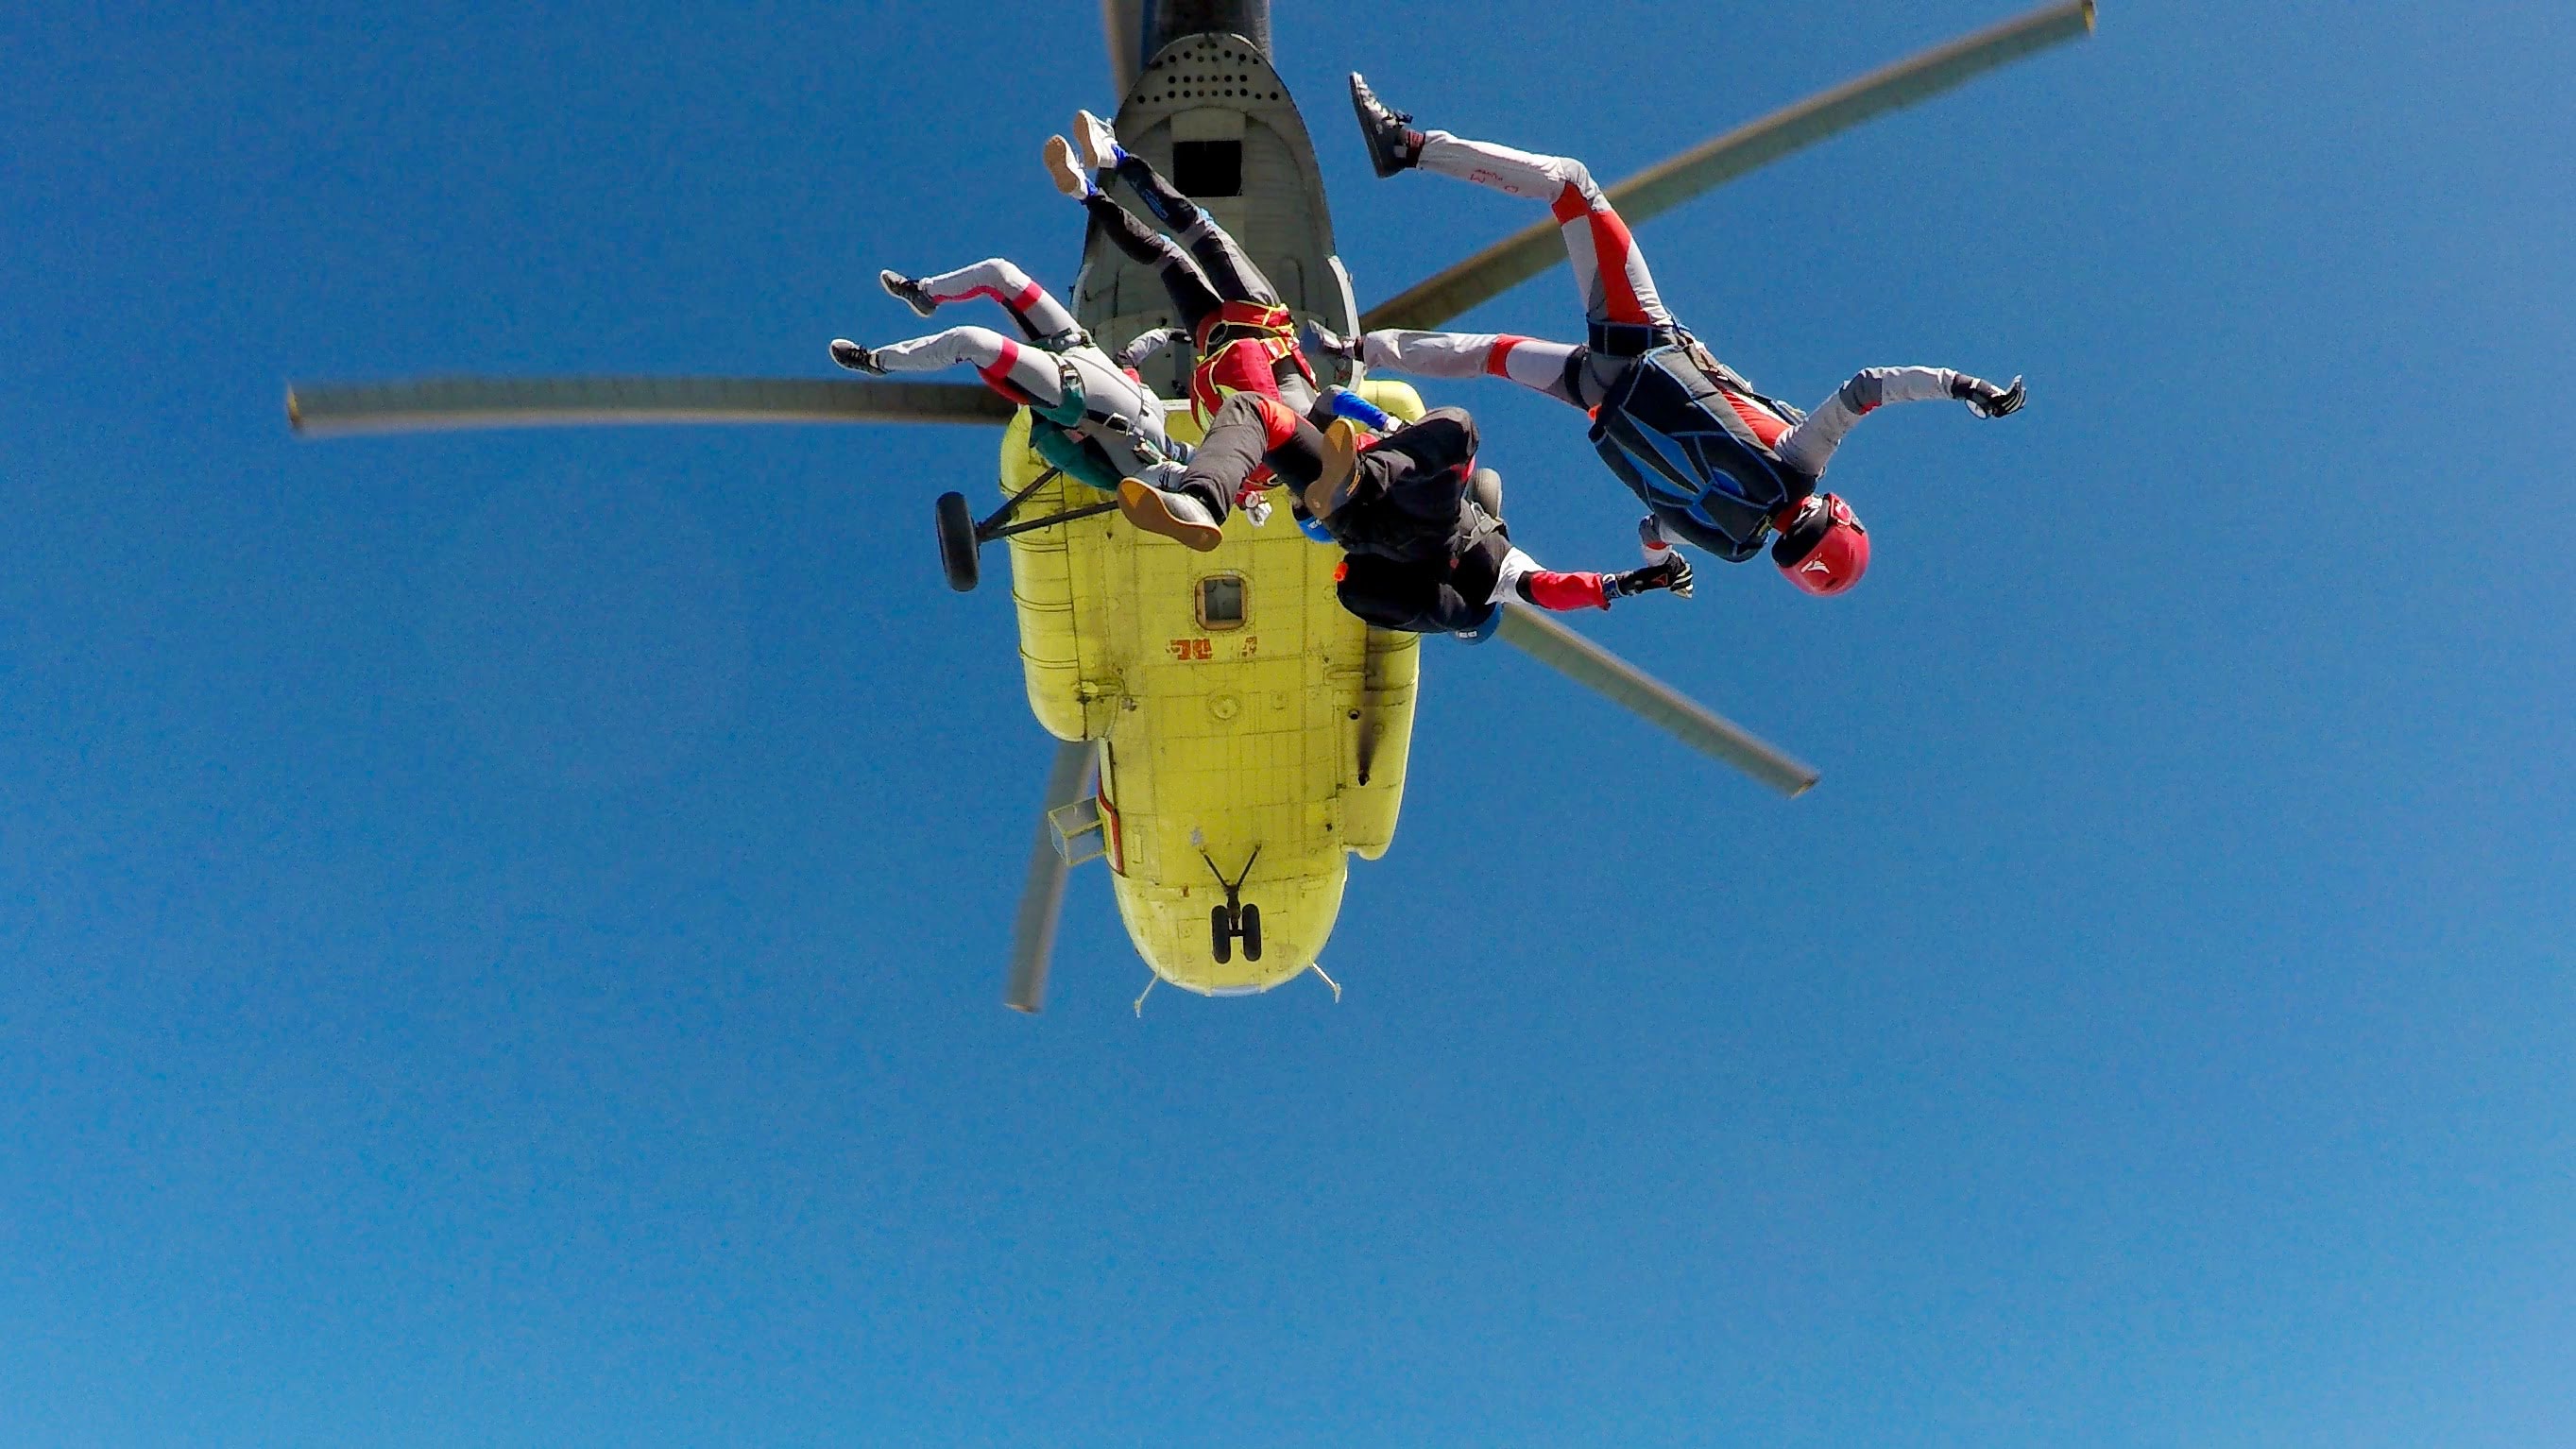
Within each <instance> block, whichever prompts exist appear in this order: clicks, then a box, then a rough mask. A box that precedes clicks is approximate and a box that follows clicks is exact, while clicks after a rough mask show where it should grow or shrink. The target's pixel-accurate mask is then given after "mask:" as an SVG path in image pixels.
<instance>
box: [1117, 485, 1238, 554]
mask: <svg viewBox="0 0 2576 1449" xmlns="http://www.w3.org/2000/svg"><path fill="white" fill-rule="evenodd" d="M1179 509H1186V510H1188V514H1196V515H1198V516H1197V517H1191V516H1188V514H1185V513H1182V512H1179V511H1176V510H1179ZM1118 511H1119V513H1121V514H1122V515H1124V516H1125V517H1126V519H1127V521H1128V522H1129V523H1131V524H1133V525H1135V527H1136V528H1137V529H1138V530H1139V531H1141V532H1144V533H1155V534H1160V535H1162V536H1163V537H1165V538H1168V539H1173V540H1176V541H1177V542H1179V544H1180V545H1181V546H1182V547H1183V548H1186V549H1191V550H1193V551H1195V552H1198V553H1214V552H1216V550H1217V546H1218V545H1220V544H1222V543H1224V542H1225V530H1224V529H1222V528H1219V527H1218V526H1217V525H1215V524H1214V523H1211V522H1209V521H1208V519H1207V517H1206V511H1207V505H1206V504H1204V503H1201V502H1199V501H1198V500H1197V499H1195V498H1190V497H1186V496H1184V497H1181V498H1177V499H1176V498H1174V497H1173V496H1172V495H1170V494H1168V493H1165V492H1163V491H1162V490H1160V489H1158V488H1155V487H1153V486H1152V485H1150V484H1148V483H1146V482H1144V481H1143V480H1142V479H1137V478H1121V479H1120V480H1118Z"/></svg>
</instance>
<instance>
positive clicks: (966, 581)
mask: <svg viewBox="0 0 2576 1449" xmlns="http://www.w3.org/2000/svg"><path fill="white" fill-rule="evenodd" d="M1063 472H1064V470H1063V469H1061V468H1049V469H1047V470H1046V471H1045V472H1043V473H1040V474H1039V475H1038V476H1037V477H1036V478H1034V479H1031V480H1030V482H1029V486H1027V487H1026V488H1023V489H1021V490H1020V491H1019V492H1017V493H1014V494H1012V495H1011V496H1010V498H1009V499H1008V500H1007V501H1006V502H1004V503H1003V504H1002V506H1001V507H999V508H997V509H994V510H993V514H992V516H991V517H989V518H986V519H983V520H981V521H978V520H977V519H976V517H975V514H974V510H972V509H970V508H968V507H967V506H966V495H965V494H963V493H942V494H940V495H939V502H938V504H937V509H938V518H939V568H940V572H942V573H944V574H946V575H947V576H948V587H950V588H952V589H955V590H956V591H957V592H959V593H961V594H963V593H968V592H970V591H972V590H973V589H974V587H975V585H976V584H977V582H979V581H980V580H981V578H982V569H981V567H980V565H979V564H978V562H977V559H976V551H977V550H978V549H980V548H982V547H983V546H984V545H985V544H988V543H991V542H992V541H993V540H995V539H997V538H1009V537H1010V536H1011V535H1013V534H1015V533H1027V532H1029V531H1030V530H1031V529H1038V528H1046V527H1049V526H1051V525H1054V524H1058V523H1071V522H1073V521H1074V520H1075V519H1077V518H1091V517H1095V516H1097V515H1099V514H1103V513H1109V512H1112V511H1114V510H1115V509H1116V508H1117V507H1118V504H1117V503H1116V501H1115V500H1112V501H1110V502H1106V503H1087V504H1084V505H1083V506H1082V507H1080V508H1068V509H1066V510H1064V511H1063V512H1061V513H1050V514H1048V515H1047V516H1046V517H1044V518H1024V519H1020V520H1018V521H1016V522H1012V521H1009V520H1010V518H1011V515H1012V514H1014V513H1016V512H1018V511H1019V507H1020V505H1021V504H1023V503H1026V502H1028V501H1029V495H1030V494H1032V493H1035V492H1037V491H1038V490H1039V489H1041V488H1043V487H1045V486H1046V485H1047V484H1048V483H1050V482H1052V481H1053V480H1055V479H1056V478H1059V477H1062V476H1063Z"/></svg>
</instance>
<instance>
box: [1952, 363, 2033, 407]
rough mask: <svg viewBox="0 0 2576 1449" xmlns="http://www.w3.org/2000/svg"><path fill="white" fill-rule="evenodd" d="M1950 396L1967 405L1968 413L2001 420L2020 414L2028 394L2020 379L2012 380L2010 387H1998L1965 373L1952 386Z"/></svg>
mask: <svg viewBox="0 0 2576 1449" xmlns="http://www.w3.org/2000/svg"><path fill="white" fill-rule="evenodd" d="M1950 396H1952V397H1954V398H1957V399H1959V400H1960V401H1962V402H1964V403H1966V404H1967V405H1968V411H1970V412H1972V413H1975V414H1976V415H1977V416H1978V417H1981V418H1999V417H2002V416H2003V415H2004V414H2006V413H2017V412H2020V411H2021V405H2022V400H2023V398H2024V397H2026V396H2027V393H2026V392H2025V391H2024V389H2023V388H2022V385H2021V379H2020V378H2018V377H2016V378H2014V379H2013V380H2012V386H2010V387H1997V386H1995V385H1994V384H1993V383H1991V382H1988V381H1986V380H1985V379H1984V378H1982V377H1970V376H1969V375H1968V374H1966V373H1964V372H1963V373H1960V374H1959V380H1958V381H1956V382H1953V383H1951V384H1950Z"/></svg>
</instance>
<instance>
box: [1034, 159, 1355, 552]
mask: <svg viewBox="0 0 2576 1449" xmlns="http://www.w3.org/2000/svg"><path fill="white" fill-rule="evenodd" d="M1073 134H1074V139H1073V140H1071V141H1068V140H1066V139H1065V138H1064V137H1062V136H1050V137H1048V138H1047V143H1046V149H1045V159H1046V168H1047V174H1048V175H1049V176H1050V177H1052V178H1054V180H1055V184H1056V189H1057V190H1059V191H1061V192H1063V193H1064V194H1065V195H1067V196H1069V197H1071V198H1073V199H1074V200H1076V201H1078V202H1080V203H1082V208H1083V210H1084V211H1086V212H1088V213H1089V214H1090V216H1091V218H1092V220H1093V221H1094V222H1095V223H1097V224H1098V225H1099V226H1100V228H1101V229H1102V231H1103V232H1105V233H1106V234H1107V235H1108V237H1109V240H1110V241H1111V243H1113V244H1114V245H1116V246H1117V248H1118V249H1119V250H1120V251H1122V252H1124V253H1126V254H1127V256H1128V257H1129V258H1130V259H1132V260H1134V261H1136V262H1139V263H1141V264H1143V265H1145V266H1149V267H1152V268H1154V270H1155V273H1156V275H1157V276H1159V277H1160V278H1161V280H1162V283H1163V290H1164V291H1165V292H1167V293H1168V294H1170V296H1171V300H1172V308H1173V310H1174V311H1175V312H1177V313H1178V314H1179V315H1180V319H1181V327H1182V330H1183V331H1184V332H1185V334H1186V335H1187V336H1188V337H1189V338H1190V340H1191V341H1192V342H1193V343H1194V344H1195V345H1196V346H1197V348H1198V361H1197V363H1196V365H1195V366H1193V367H1192V368H1191V370H1190V413H1191V415H1192V416H1193V417H1195V418H1196V419H1197V420H1198V423H1199V426H1200V427H1201V428H1202V429H1206V428H1210V427H1213V426H1214V425H1215V419H1216V414H1217V413H1218V411H1219V410H1221V409H1222V408H1223V406H1224V404H1225V402H1226V400H1227V399H1228V398H1230V397H1232V396H1234V395H1235V394H1237V393H1242V392H1250V393H1254V394H1257V395H1259V396H1263V397H1269V398H1274V399H1277V400H1278V401H1280V402H1281V403H1284V404H1286V405H1287V406H1288V407H1289V408H1290V409H1291V410H1293V411H1294V412H1295V413H1297V414H1299V415H1302V416H1307V417H1310V418H1312V419H1314V420H1315V421H1316V422H1317V424H1318V426H1320V425H1321V424H1322V423H1325V422H1329V421H1330V420H1331V414H1330V413H1329V412H1328V411H1326V410H1325V409H1326V398H1325V393H1324V391H1323V389H1322V388H1321V386H1320V385H1319V384H1318V383H1317V381H1316V379H1315V373H1314V369H1313V368H1311V367H1310V366H1308V365H1307V362H1306V356H1305V353H1304V352H1303V351H1301V350H1300V349H1299V348H1298V345H1297V331H1296V322H1295V320H1294V318H1292V317H1291V316H1290V314H1289V311H1288V308H1287V306H1286V304H1285V303H1283V302H1282V301H1281V300H1280V297H1279V290H1278V289H1277V288H1276V287H1274V286H1272V285H1271V284H1270V279H1269V278H1268V277H1265V276H1263V275H1262V273H1261V269H1260V267H1258V266H1256V265H1254V263H1253V260H1252V258H1251V257H1250V256H1248V255H1246V254H1245V252H1244V250H1243V248H1242V246H1241V245H1240V244H1238V243H1237V242H1236V241H1235V239H1234V238H1233V237H1232V236H1229V235H1227V234H1226V230H1225V228H1223V227H1221V226H1219V225H1217V222H1216V218H1214V217H1212V216H1210V215H1208V213H1207V210H1206V208H1204V207H1201V206H1200V205H1199V204H1198V203H1197V202H1194V201H1192V200H1191V199H1190V198H1189V197H1187V196H1185V195H1183V194H1182V193H1181V192H1180V190H1179V189H1178V188H1176V187H1174V186H1173V185H1172V184H1171V183H1170V182H1169V181H1166V180H1164V179H1163V176H1162V174H1161V173H1160V172H1157V171H1156V170H1155V169H1154V168H1153V166H1152V165H1151V164H1150V163H1148V162H1147V161H1146V160H1145V159H1144V158H1143V157H1141V156H1137V155H1134V154H1132V153H1131V152H1129V151H1128V150H1127V149H1126V148H1124V147H1122V146H1120V145H1119V144H1118V136H1117V133H1116V132H1115V131H1113V130H1111V129H1110V126H1109V123H1108V122H1107V121H1104V120H1102V119H1100V118H1099V117H1098V116H1095V115H1093V114H1092V113H1091V112H1089V111H1076V112H1074V114H1073ZM1110 177H1116V178H1119V179H1121V180H1123V181H1125V182H1126V183H1127V185H1128V187H1129V189H1130V190H1132V191H1134V192H1135V193H1136V195H1137V197H1138V199H1140V200H1141V201H1143V202H1144V204H1145V209H1146V210H1147V211H1149V212H1151V213H1152V214H1153V216H1154V219H1155V220H1156V221H1159V222H1161V223H1162V224H1163V225H1165V226H1167V227H1170V228H1171V229H1172V231H1173V233H1174V234H1175V235H1176V236H1178V237H1179V238H1180V239H1179V240H1178V241H1174V240H1173V239H1172V237H1167V236H1164V235H1163V234H1162V233H1161V232H1158V231H1156V230H1154V229H1153V228H1152V227H1150V226H1147V225H1146V224H1145V223H1144V222H1142V221H1140V220H1138V219H1137V218H1136V217H1135V216H1134V215H1132V214H1130V213H1129V212H1128V210H1127V209H1126V208H1125V207H1123V206H1120V205H1119V204H1118V203H1117V202H1115V201H1112V200H1110V199H1109V197H1108V196H1107V194H1106V193H1104V192H1103V190H1102V186H1103V185H1104V184H1105V182H1106V180H1107V179H1108V178H1110ZM1171 335H1172V333H1171V331H1170V329H1158V330H1157V331H1156V332H1149V333H1146V334H1145V335H1144V336H1142V337H1139V338H1138V339H1136V342H1135V344H1134V345H1135V346H1137V347H1146V346H1149V345H1155V344H1158V343H1159V342H1160V341H1162V340H1164V339H1167V338H1169V337H1170V336H1171ZM1268 481H1269V472H1268V470H1267V468H1266V467H1265V466H1263V465H1261V464H1260V463H1259V462H1258V461H1257V460H1256V463H1255V466H1254V467H1253V469H1252V470H1251V472H1250V473H1248V474H1247V475H1245V476H1244V478H1243V479H1242V480H1241V483H1242V494H1241V496H1240V497H1239V498H1237V499H1235V500H1233V501H1235V502H1239V503H1242V504H1244V505H1245V506H1246V507H1247V508H1248V509H1250V510H1253V511H1254V512H1255V515H1256V517H1259V516H1263V515H1266V514H1267V512H1268V509H1267V506H1266V505H1265V504H1263V503H1262V502H1261V490H1262V488H1263V487H1264V485H1265V484H1267V482H1268ZM1122 498H1123V495H1122ZM1168 502H1169V506H1171V507H1173V508H1178V509H1181V510H1183V511H1184V512H1186V511H1187V510H1188V509H1189V508H1190V507H1191V506H1192V505H1191V502H1190V495H1189V494H1186V493H1183V494H1178V495H1172V496H1171V497H1170V498H1169V500H1168ZM1188 521H1189V522H1191V523H1192V524H1193V525H1195V524H1196V523H1198V522H1200V520H1196V519H1194V518H1193V519H1190V520H1188ZM1223 521H1224V514H1223V512H1222V511H1220V512H1219V513H1217V514H1216V515H1215V518H1214V520H1213V522H1223ZM1213 546H1214V545H1210V547H1213Z"/></svg>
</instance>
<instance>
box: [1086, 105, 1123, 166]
mask: <svg viewBox="0 0 2576 1449" xmlns="http://www.w3.org/2000/svg"><path fill="white" fill-rule="evenodd" d="M1073 145H1074V149H1075V150H1077V151H1079V152H1080V153H1081V154H1082V164H1083V165H1084V166H1086V167H1088V168H1090V171H1091V174H1092V175H1094V176H1097V175H1099V174H1100V173H1101V172H1103V171H1115V170H1117V169H1118V163H1119V162H1121V161H1124V160H1126V159H1127V153H1126V151H1125V150H1123V149H1121V148H1120V146H1119V144H1118V133H1117V132H1116V131H1113V130H1111V129H1110V128H1109V123H1108V122H1107V121H1104V120H1102V119H1100V118H1099V117H1098V116H1095V115H1093V114H1092V113H1090V112H1089V111H1076V112H1074V113H1073Z"/></svg>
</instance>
